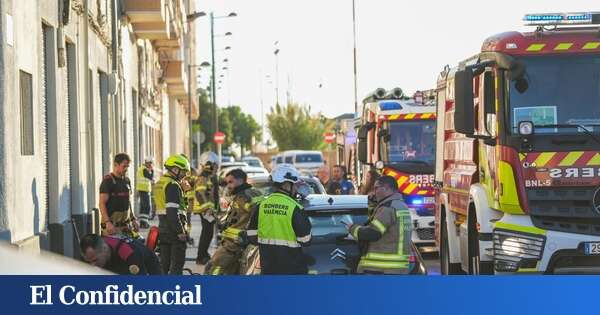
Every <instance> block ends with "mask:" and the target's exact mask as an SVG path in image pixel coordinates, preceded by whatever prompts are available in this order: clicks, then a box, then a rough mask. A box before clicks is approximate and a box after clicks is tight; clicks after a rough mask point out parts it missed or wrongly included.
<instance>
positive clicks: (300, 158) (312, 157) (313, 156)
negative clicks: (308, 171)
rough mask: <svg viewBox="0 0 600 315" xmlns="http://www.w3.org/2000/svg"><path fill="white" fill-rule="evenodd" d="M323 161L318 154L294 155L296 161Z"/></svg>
mask: <svg viewBox="0 0 600 315" xmlns="http://www.w3.org/2000/svg"><path fill="white" fill-rule="evenodd" d="M320 162H323V157H322V156H321V155H320V154H315V153H313V154H298V155H296V163H320Z"/></svg>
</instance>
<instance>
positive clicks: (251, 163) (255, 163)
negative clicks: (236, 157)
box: [244, 159, 260, 167]
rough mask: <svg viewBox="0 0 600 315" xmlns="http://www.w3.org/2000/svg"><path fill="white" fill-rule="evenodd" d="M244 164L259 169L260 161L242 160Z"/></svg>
mask: <svg viewBox="0 0 600 315" xmlns="http://www.w3.org/2000/svg"><path fill="white" fill-rule="evenodd" d="M244 162H246V163H248V165H250V166H255V167H260V161H259V160H254V159H248V160H244Z"/></svg>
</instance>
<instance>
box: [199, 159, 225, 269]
mask: <svg viewBox="0 0 600 315" xmlns="http://www.w3.org/2000/svg"><path fill="white" fill-rule="evenodd" d="M200 164H201V165H202V172H201V173H200V175H199V176H198V177H197V179H196V183H195V192H196V202H197V206H196V208H195V210H194V212H195V213H199V214H200V216H201V222H202V231H200V241H199V242H198V254H197V256H196V264H199V265H205V264H206V263H207V262H208V261H209V260H210V255H209V254H208V247H209V246H210V243H211V241H212V239H213V235H214V229H215V221H216V218H215V216H216V211H217V210H218V206H219V186H218V180H217V176H216V174H217V170H218V169H219V156H217V155H216V154H215V153H214V152H204V153H202V155H200Z"/></svg>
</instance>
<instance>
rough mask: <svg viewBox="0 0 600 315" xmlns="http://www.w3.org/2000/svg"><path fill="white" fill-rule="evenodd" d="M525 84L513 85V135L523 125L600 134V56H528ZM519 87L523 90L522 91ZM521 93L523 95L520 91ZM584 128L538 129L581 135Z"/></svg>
mask: <svg viewBox="0 0 600 315" xmlns="http://www.w3.org/2000/svg"><path fill="white" fill-rule="evenodd" d="M522 61H523V62H524V63H525V65H526V74H525V77H524V78H525V80H526V82H527V84H526V85H525V87H526V89H524V86H523V82H520V83H519V84H518V83H517V81H513V82H511V84H510V115H511V119H510V121H511V124H512V133H513V134H517V133H518V126H519V122H521V121H531V122H533V123H534V125H536V126H543V125H546V126H549V125H581V126H584V128H585V129H587V130H589V131H592V132H594V133H597V132H600V56H598V55H590V56H581V55H580V56H551V57H527V58H523V59H522ZM518 88H519V89H518ZM519 90H521V91H523V92H519ZM582 132H586V131H585V130H583V129H582V128H577V127H574V128H535V133H537V134H540V133H544V134H556V133H561V134H577V133H582Z"/></svg>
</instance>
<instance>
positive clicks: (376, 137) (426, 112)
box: [358, 88, 437, 251]
mask: <svg viewBox="0 0 600 315" xmlns="http://www.w3.org/2000/svg"><path fill="white" fill-rule="evenodd" d="M435 135H436V107H435V97H434V93H433V91H425V92H417V93H415V95H414V96H413V97H406V96H404V93H403V92H402V90H401V89H399V88H395V89H392V90H390V91H389V92H386V91H385V90H384V89H377V90H375V92H373V93H372V94H370V95H369V96H368V97H367V98H366V99H365V100H364V101H363V110H362V115H361V127H360V128H359V132H358V159H359V161H360V163H361V164H362V165H361V167H360V176H359V178H363V177H364V176H365V174H366V173H367V172H368V171H369V170H370V169H372V168H376V169H377V170H378V171H379V172H380V173H381V174H383V175H389V176H392V177H394V178H395V179H396V180H397V183H398V190H399V192H400V193H402V195H403V196H404V201H405V202H406V204H407V205H408V206H409V208H410V211H411V218H412V220H413V236H412V240H413V242H414V243H415V244H416V245H417V246H419V247H420V249H421V251H436V250H437V248H435V247H434V231H435V230H434V205H435V200H434V197H433V196H434V191H433V188H432V184H433V181H434V175H433V174H434V169H435V165H434V163H435Z"/></svg>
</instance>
